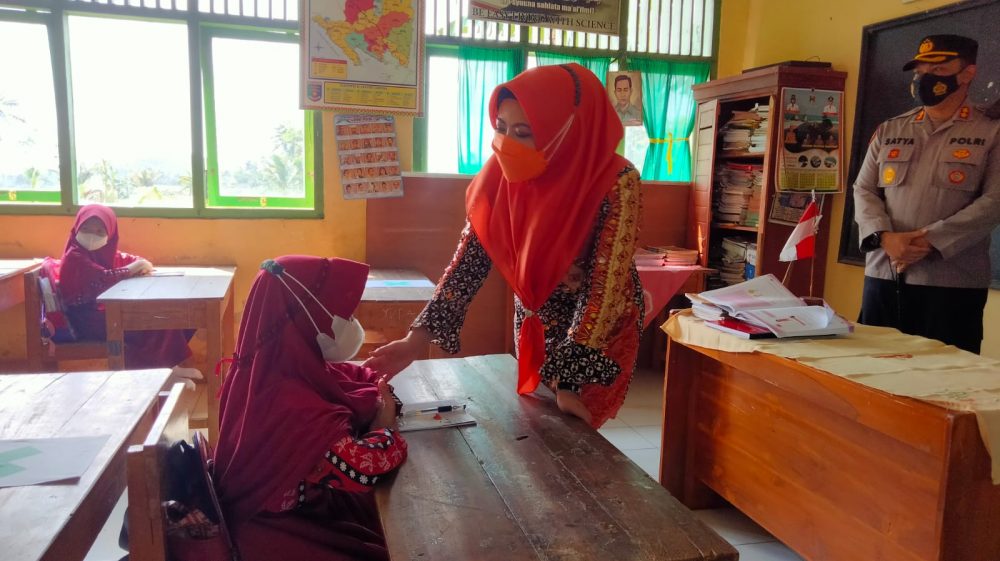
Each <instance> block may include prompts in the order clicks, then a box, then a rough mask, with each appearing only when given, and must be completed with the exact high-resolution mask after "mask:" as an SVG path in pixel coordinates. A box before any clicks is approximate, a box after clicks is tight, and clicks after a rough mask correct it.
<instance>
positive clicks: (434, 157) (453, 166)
mask: <svg viewBox="0 0 1000 561" xmlns="http://www.w3.org/2000/svg"><path fill="white" fill-rule="evenodd" d="M458 72H459V61H458V59H457V58H453V57H442V56H432V57H430V61H429V63H428V65H427V80H428V82H427V139H426V140H427V144H426V146H427V171H428V172H431V173H458Z"/></svg>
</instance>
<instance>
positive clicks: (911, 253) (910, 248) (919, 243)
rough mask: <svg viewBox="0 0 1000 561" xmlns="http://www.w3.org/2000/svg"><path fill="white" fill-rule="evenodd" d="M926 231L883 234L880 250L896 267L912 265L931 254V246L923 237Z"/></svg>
mask: <svg viewBox="0 0 1000 561" xmlns="http://www.w3.org/2000/svg"><path fill="white" fill-rule="evenodd" d="M926 235H927V231H926V230H914V231H912V232H883V233H882V249H884V250H885V252H886V254H888V255H889V259H890V260H891V261H892V262H893V263H895V264H897V265H900V264H902V265H904V266H906V265H912V264H914V263H916V262H917V261H920V260H921V259H923V258H924V257H927V255H928V254H929V253H930V252H931V249H932V248H931V244H930V242H928V241H927V239H926V238H925V237H924V236H926Z"/></svg>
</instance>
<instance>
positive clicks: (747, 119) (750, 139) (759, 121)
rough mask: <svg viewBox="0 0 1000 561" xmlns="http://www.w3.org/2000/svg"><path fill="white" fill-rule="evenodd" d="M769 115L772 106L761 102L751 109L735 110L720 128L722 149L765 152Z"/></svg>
mask: <svg viewBox="0 0 1000 561" xmlns="http://www.w3.org/2000/svg"><path fill="white" fill-rule="evenodd" d="M769 115H770V107H769V106H767V105H763V106H762V105H760V104H758V105H756V106H755V107H754V108H753V109H751V110H749V111H733V115H732V117H730V118H729V121H727V122H726V124H725V125H722V129H721V130H720V134H721V135H722V149H723V150H730V151H736V152H749V153H751V154H763V153H764V151H765V150H766V149H767V119H768V116H769Z"/></svg>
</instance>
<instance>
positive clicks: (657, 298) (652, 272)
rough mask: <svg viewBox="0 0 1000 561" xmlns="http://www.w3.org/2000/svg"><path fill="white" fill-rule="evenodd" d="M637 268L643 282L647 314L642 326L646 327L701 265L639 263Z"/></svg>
mask: <svg viewBox="0 0 1000 561" xmlns="http://www.w3.org/2000/svg"><path fill="white" fill-rule="evenodd" d="M636 269H637V270H638V271H639V282H641V283H642V296H643V300H645V304H646V315H645V316H644V317H643V318H642V327H643V329H645V328H646V326H648V325H649V322H651V321H653V318H655V317H656V316H657V315H659V313H660V311H661V310H663V307H664V306H666V305H667V302H670V299H671V298H673V297H674V294H677V291H678V290H679V289H680V288H681V287H682V286H684V283H685V282H687V280H688V277H690V276H691V273H693V272H695V271H697V270H698V269H699V267H697V266H691V267H667V266H655V265H637V266H636Z"/></svg>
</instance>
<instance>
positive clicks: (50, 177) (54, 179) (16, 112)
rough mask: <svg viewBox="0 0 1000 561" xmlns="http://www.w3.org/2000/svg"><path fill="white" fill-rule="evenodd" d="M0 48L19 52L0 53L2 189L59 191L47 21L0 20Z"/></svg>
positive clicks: (0, 184) (0, 180) (0, 185)
mask: <svg viewBox="0 0 1000 561" xmlns="http://www.w3.org/2000/svg"><path fill="white" fill-rule="evenodd" d="M0 53H17V56H2V55H0V190H18V191H58V190H59V144H58V136H57V130H56V102H55V93H54V90H53V87H52V63H51V59H50V58H49V39H48V35H47V34H46V29H45V26H44V25H40V24H29V23H15V22H6V21H0ZM17 196H18V195H16V194H15V195H9V196H8V197H12V198H13V199H14V200H16V199H17ZM2 202H7V201H2Z"/></svg>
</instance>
